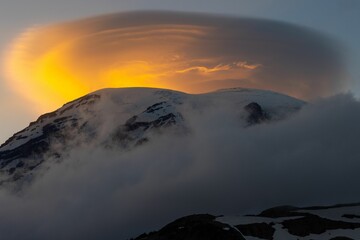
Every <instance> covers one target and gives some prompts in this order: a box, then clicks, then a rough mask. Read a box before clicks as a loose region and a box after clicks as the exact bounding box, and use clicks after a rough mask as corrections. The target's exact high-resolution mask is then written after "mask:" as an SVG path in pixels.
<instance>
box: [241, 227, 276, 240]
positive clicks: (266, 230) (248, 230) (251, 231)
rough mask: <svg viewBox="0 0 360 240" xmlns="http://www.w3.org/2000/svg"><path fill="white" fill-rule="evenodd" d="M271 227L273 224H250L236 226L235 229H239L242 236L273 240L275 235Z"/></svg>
mask: <svg viewBox="0 0 360 240" xmlns="http://www.w3.org/2000/svg"><path fill="white" fill-rule="evenodd" d="M273 226H274V223H251V224H242V225H236V226H235V227H236V228H237V229H239V231H240V232H241V233H242V234H243V235H244V236H251V237H256V238H261V239H267V240H273V239H274V233H275V228H274V227H273Z"/></svg>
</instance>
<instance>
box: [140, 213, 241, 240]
mask: <svg viewBox="0 0 360 240" xmlns="http://www.w3.org/2000/svg"><path fill="white" fill-rule="evenodd" d="M135 240H245V238H244V237H243V236H242V234H241V233H240V232H239V231H237V230H236V229H234V228H232V227H230V226H229V225H227V224H224V223H221V222H218V221H216V217H215V216H212V215H209V214H198V215H191V216H187V217H183V218H180V219H178V220H176V221H174V222H172V223H170V224H168V225H166V226H165V227H163V228H162V229H160V230H159V231H157V232H152V233H149V234H142V235H140V236H139V237H137V238H135Z"/></svg>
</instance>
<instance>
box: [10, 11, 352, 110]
mask: <svg viewBox="0 0 360 240" xmlns="http://www.w3.org/2000/svg"><path fill="white" fill-rule="evenodd" d="M335 49H339V48H338V46H337V43H335V42H334V41H332V40H330V39H329V38H328V37H326V36H324V35H322V34H320V33H317V32H316V31H314V30H311V29H307V28H304V27H300V26H296V25H292V24H288V23H283V22H278V21H270V20H256V19H247V18H235V17H225V16H217V15H209V14H198V13H179V12H127V13H115V14H109V15H103V16H98V17H93V18H87V19H82V20H76V21H70V22H65V23H60V24H54V25H49V26H43V27H35V28H31V29H28V30H27V31H25V32H24V33H23V34H22V35H21V36H20V37H19V38H18V39H17V40H16V41H14V43H13V46H12V50H11V51H10V52H9V61H8V71H7V72H8V76H9V79H11V85H12V86H14V88H15V89H16V90H18V91H20V92H21V94H23V95H27V96H28V97H29V98H31V99H32V100H35V101H36V102H37V103H38V104H39V105H41V104H43V102H44V99H54V101H55V103H53V104H54V106H58V105H59V104H60V103H63V102H65V101H68V100H71V99H74V98H76V97H79V96H80V95H84V94H86V93H88V92H90V91H94V90H97V89H100V88H104V87H132V86H142V87H144V86H145V87H161V88H170V89H175V90H181V91H185V92H191V93H199V92H208V91H211V90H216V89H219V88H225V87H250V88H260V89H270V90H275V91H278V92H282V93H286V94H289V95H291V96H295V97H299V98H305V99H309V98H314V97H318V96H326V95H331V94H334V93H335V92H337V91H339V90H341V89H342V87H344V84H345V83H344V82H341V81H339V79H343V78H342V75H343V68H342V57H341V56H340V54H339V52H337V50H335ZM28 89H31V90H32V91H28ZM69 89H71V90H69ZM29 92H31V96H30V94H29ZM34 93H36V94H34ZM46 104H47V105H48V104H49V103H48V102H46Z"/></svg>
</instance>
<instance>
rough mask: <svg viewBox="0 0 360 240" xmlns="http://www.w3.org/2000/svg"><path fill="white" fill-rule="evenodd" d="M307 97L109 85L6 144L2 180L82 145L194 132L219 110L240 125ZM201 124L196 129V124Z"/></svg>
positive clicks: (132, 143) (27, 174) (24, 174)
mask: <svg viewBox="0 0 360 240" xmlns="http://www.w3.org/2000/svg"><path fill="white" fill-rule="evenodd" d="M303 105H304V102H303V101H300V100H297V99H294V98H291V97H289V96H285V95H282V94H278V93H274V92H270V91H262V90H254V89H242V88H236V89H226V90H221V91H217V92H212V93H207V94H198V95H191V94H186V93H181V92H176V91H171V90H163V89H151V88H124V89H104V90H99V91H96V92H94V93H90V94H88V95H86V96H84V97H82V98H79V99H77V100H74V101H72V102H69V103H67V104H65V105H64V106H63V107H61V108H60V109H58V110H56V111H54V112H51V113H47V114H44V115H42V116H40V117H39V118H38V119H37V120H36V121H35V122H32V123H31V124H30V125H29V126H28V127H27V128H25V129H24V130H22V131H20V132H18V133H16V134H15V135H14V136H13V137H11V138H10V139H9V140H7V141H6V142H5V143H4V144H2V145H1V147H0V183H1V184H4V183H6V182H14V181H16V180H19V179H22V180H27V179H28V180H31V178H32V176H33V175H34V174H35V173H36V172H37V170H38V169H40V166H42V163H44V162H46V161H49V159H52V160H56V161H61V160H62V159H64V158H65V157H66V153H67V152H68V151H69V150H71V149H73V148H76V147H77V146H80V145H88V144H95V145H97V146H103V147H104V148H107V147H108V148H118V149H119V150H127V151H128V150H131V149H133V148H135V147H137V146H139V145H141V144H144V143H146V142H147V141H151V140H152V139H153V138H156V135H157V134H162V133H163V134H170V133H171V134H189V135H191V132H192V131H194V129H193V128H192V126H191V122H192V121H191V120H192V119H193V118H195V117H196V116H197V115H205V116H206V115H208V116H209V117H212V115H211V114H210V113H213V112H214V110H219V109H220V110H221V111H218V112H224V113H225V112H226V114H227V116H228V115H229V116H233V117H234V118H236V119H238V122H239V128H244V127H249V126H251V125H255V124H259V123H264V122H267V123H270V122H273V121H277V120H280V119H284V118H286V117H287V116H288V115H290V114H292V113H294V112H295V111H297V110H299V109H300V108H301V107H302V106H303ZM195 130H196V129H195Z"/></svg>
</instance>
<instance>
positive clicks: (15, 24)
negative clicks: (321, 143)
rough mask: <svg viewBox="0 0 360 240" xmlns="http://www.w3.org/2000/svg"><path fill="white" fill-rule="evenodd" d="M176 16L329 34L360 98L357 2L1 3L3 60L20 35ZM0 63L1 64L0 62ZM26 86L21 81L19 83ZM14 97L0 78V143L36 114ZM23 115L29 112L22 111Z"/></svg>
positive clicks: (105, 0) (90, 0)
mask: <svg viewBox="0 0 360 240" xmlns="http://www.w3.org/2000/svg"><path fill="white" fill-rule="evenodd" d="M148 9H151V10H178V11H195V12H208V13H218V14H230V15H234V16H244V17H254V18H265V19H274V20H281V21H285V22H289V23H294V24H298V25H302V26H306V27H311V28H313V29H315V30H318V31H320V32H323V33H325V34H329V35H330V36H331V37H333V38H335V39H337V40H338V41H339V42H341V43H342V44H343V46H344V47H343V48H341V49H339V51H342V52H343V53H344V54H345V55H346V57H347V70H348V73H349V78H350V86H349V89H350V90H351V91H352V92H354V94H355V95H357V96H360V70H359V68H358V65H359V63H360V46H359V44H358V43H359V42H360V29H359V26H358V24H359V23H360V14H359V13H360V1H358V0H301V1H298V0H221V1H220V0H182V1H176V0H101V1H100V0H56V1H55V0H32V1H29V0H2V1H1V2H0V29H1V34H0V49H1V53H2V60H3V59H4V53H5V52H6V50H7V48H8V46H9V44H10V43H11V41H12V40H13V39H14V38H15V37H16V36H18V34H19V33H21V32H22V31H23V30H24V29H27V28H29V27H31V26H34V25H39V24H40V25H42V24H49V23H55V22H61V21H66V20H72V19H77V18H82V17H87V16H93V15H98V14H105V13H109V12H119V11H130V10H148ZM1 63H2V62H1ZM24 81H26V79H24ZM17 98H18V97H15V96H14V94H13V93H12V91H11V90H10V89H9V88H8V87H7V85H6V84H5V74H4V70H3V68H1V72H0V112H1V115H0V116H1V118H0V119H1V120H0V142H3V141H5V140H6V139H7V138H8V137H10V136H11V135H12V134H13V133H14V132H16V131H18V130H20V129H22V128H23V127H25V126H27V124H28V123H29V122H30V121H33V120H35V118H36V117H37V116H38V114H39V113H38V112H33V111H32V109H28V106H26V103H24V102H22V101H20V100H18V99H17ZM27 109H28V110H27Z"/></svg>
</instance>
